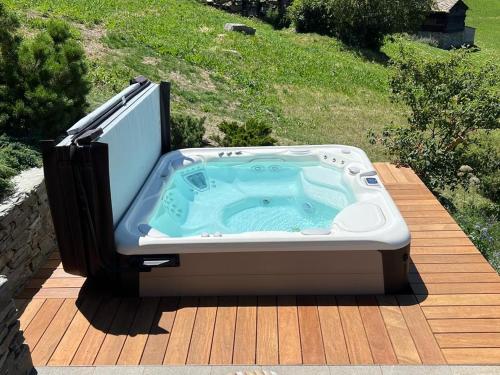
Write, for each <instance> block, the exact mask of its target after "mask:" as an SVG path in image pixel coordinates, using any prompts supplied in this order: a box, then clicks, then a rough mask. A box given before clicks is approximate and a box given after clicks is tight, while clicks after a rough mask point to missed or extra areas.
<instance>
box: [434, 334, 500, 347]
mask: <svg viewBox="0 0 500 375" xmlns="http://www.w3.org/2000/svg"><path fill="white" fill-rule="evenodd" d="M435 336H436V340H437V342H438V343H439V346H440V347H441V348H444V349H447V348H500V333H498V332H497V333H491V332H483V333H437V334H436V335H435Z"/></svg>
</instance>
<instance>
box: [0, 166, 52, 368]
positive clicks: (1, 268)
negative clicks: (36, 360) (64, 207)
mask: <svg viewBox="0 0 500 375" xmlns="http://www.w3.org/2000/svg"><path fill="white" fill-rule="evenodd" d="M13 182H14V185H15V191H14V193H13V194H11V195H10V196H9V197H8V198H7V199H6V200H5V201H3V202H1V203H0V374H2V375H3V374H9V375H10V374H13V375H14V374H16V375H17V374H28V373H30V372H31V370H32V368H33V365H32V361H31V356H30V353H29V349H28V347H27V346H26V344H24V336H23V333H22V331H21V330H20V324H19V320H18V318H19V312H18V310H17V309H16V306H15V304H14V300H13V297H14V296H15V294H16V293H17V292H18V291H19V290H20V289H22V288H23V286H24V285H25V283H26V282H27V281H28V280H29V279H30V278H31V277H32V276H33V274H35V273H36V272H37V271H38V269H39V268H40V266H41V265H42V264H43V262H45V260H46V259H47V258H48V255H49V254H50V253H51V252H52V251H54V250H55V249H56V240H55V234H54V228H53V226H52V218H51V216H50V209H49V205H48V200H47V194H46V191H45V184H44V182H43V171H42V169H41V168H33V169H29V170H27V171H24V172H22V173H21V174H20V175H18V176H16V177H14V180H13Z"/></svg>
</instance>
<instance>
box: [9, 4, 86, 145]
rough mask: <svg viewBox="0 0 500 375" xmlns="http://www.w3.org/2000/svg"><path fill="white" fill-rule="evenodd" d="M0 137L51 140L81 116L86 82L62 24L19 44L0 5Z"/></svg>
mask: <svg viewBox="0 0 500 375" xmlns="http://www.w3.org/2000/svg"><path fill="white" fill-rule="evenodd" d="M0 27H1V31H0V113H1V115H0V131H2V132H5V133H7V134H9V135H11V136H16V137H30V138H35V139H38V138H41V137H54V136H56V135H58V133H60V132H61V131H62V130H64V129H66V128H67V127H68V126H70V125H71V124H72V123H73V122H75V121H77V120H78V119H79V118H81V117H82V116H83V115H84V111H85V109H86V106H87V102H86V95H87V93H88V92H89V82H88V80H87V78H86V73H87V67H86V65H85V56H84V52H83V49H82V48H81V46H80V45H79V44H78V43H77V42H76V40H75V39H73V38H72V36H71V34H70V31H69V27H68V25H67V24H65V23H64V22H62V21H56V20H50V21H48V23H47V30H46V31H43V32H41V33H39V34H38V35H36V36H35V37H34V38H31V39H25V40H22V38H21V37H20V36H19V35H18V33H17V31H18V27H19V23H18V21H17V19H16V18H15V16H13V15H12V14H10V13H8V12H7V11H6V10H5V8H4V6H3V4H1V3H0Z"/></svg>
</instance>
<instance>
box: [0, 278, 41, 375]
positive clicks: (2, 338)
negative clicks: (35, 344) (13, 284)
mask: <svg viewBox="0 0 500 375" xmlns="http://www.w3.org/2000/svg"><path fill="white" fill-rule="evenodd" d="M18 318H19V312H18V310H17V309H16V306H15V305H14V300H13V299H12V296H11V291H10V288H9V286H8V281H7V278H6V277H5V276H0V374H2V375H24V374H29V373H31V370H32V368H33V364H32V361H31V356H30V352H29V348H28V346H27V345H26V344H24V336H23V333H22V332H21V331H20V324H19V320H18Z"/></svg>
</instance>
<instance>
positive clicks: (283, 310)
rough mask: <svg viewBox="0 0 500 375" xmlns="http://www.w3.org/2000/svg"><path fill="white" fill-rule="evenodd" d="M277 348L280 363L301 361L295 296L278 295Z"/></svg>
mask: <svg viewBox="0 0 500 375" xmlns="http://www.w3.org/2000/svg"><path fill="white" fill-rule="evenodd" d="M278 349H279V363H280V364H281V365H296V364H301V363H302V350H301V345H300V332H299V316H298V310H297V300H296V297H295V296H279V297H278Z"/></svg>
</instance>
